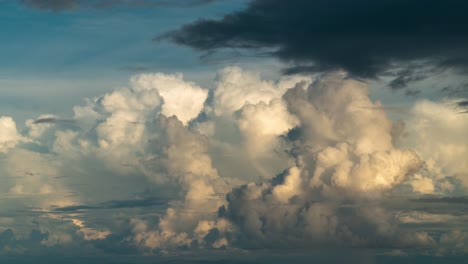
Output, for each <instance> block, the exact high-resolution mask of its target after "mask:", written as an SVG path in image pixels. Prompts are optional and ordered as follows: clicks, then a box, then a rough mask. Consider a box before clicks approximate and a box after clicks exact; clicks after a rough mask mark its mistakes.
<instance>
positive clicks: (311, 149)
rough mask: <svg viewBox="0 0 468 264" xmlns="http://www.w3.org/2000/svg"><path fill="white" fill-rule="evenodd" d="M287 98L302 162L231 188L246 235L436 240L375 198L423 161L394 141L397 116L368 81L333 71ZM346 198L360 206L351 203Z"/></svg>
mask: <svg viewBox="0 0 468 264" xmlns="http://www.w3.org/2000/svg"><path fill="white" fill-rule="evenodd" d="M284 98H285V100H286V102H287V105H288V109H289V111H290V113H289V114H290V115H294V116H296V117H297V122H298V129H297V133H298V135H296V136H294V138H291V139H290V140H292V141H293V143H294V147H293V149H292V151H291V153H292V154H293V155H294V156H295V157H296V166H293V167H290V168H289V169H287V170H285V171H284V172H283V173H282V174H279V175H277V176H276V177H275V178H274V179H272V180H270V181H265V182H263V183H260V184H253V183H251V184H248V185H245V186H243V187H239V188H235V189H234V190H233V191H232V192H231V193H230V194H228V198H227V201H228V205H227V207H225V208H224V210H222V211H223V214H222V216H223V218H225V219H228V220H230V221H231V222H232V224H233V225H234V226H235V228H237V229H236V230H239V231H240V234H239V239H240V241H241V243H246V244H248V245H249V246H254V247H264V246H267V247H269V246H286V245H302V246H303V245H304V244H306V245H307V244H323V243H326V244H327V243H331V244H338V245H340V244H347V245H350V244H351V245H356V246H357V245H359V246H363V245H368V244H370V243H374V241H375V239H376V238H377V237H378V238H379V240H380V241H381V243H382V244H387V245H396V244H398V245H404V244H405V245H406V244H414V245H431V244H432V243H433V242H434V241H433V240H432V238H431V237H430V236H428V235H427V234H425V233H408V234H403V233H402V232H399V231H398V229H397V226H396V225H395V224H394V220H393V219H394V216H393V214H392V213H391V212H389V211H386V210H385V209H384V208H381V207H380V206H378V205H377V204H375V201H376V200H379V199H380V198H379V197H380V196H381V194H383V193H384V192H385V191H386V190H390V189H392V188H393V187H395V186H397V185H399V184H400V183H402V182H404V181H405V180H406V179H407V178H408V176H409V175H411V174H412V173H414V172H415V171H417V170H418V169H419V168H421V166H422V163H421V161H420V159H419V157H418V156H417V155H416V154H415V153H414V152H412V151H409V150H401V149H397V148H395V147H394V146H393V145H392V135H391V130H392V129H391V122H390V120H389V119H388V118H387V117H386V115H385V113H384V111H383V110H380V109H379V108H380V107H377V106H379V105H378V103H373V102H372V101H371V100H370V99H369V97H368V95H367V87H366V85H365V84H364V83H362V82H359V81H356V80H351V79H347V78H345V76H344V75H342V74H341V73H335V74H329V75H326V76H324V77H323V78H321V79H318V80H317V81H315V82H314V83H313V84H312V85H310V86H309V87H307V88H306V89H304V88H303V87H300V86H298V87H295V88H293V89H290V90H289V91H288V92H286V94H285V96H284ZM375 109H377V110H375ZM264 127H265V128H267V126H264ZM272 133H275V130H274V129H272ZM283 133H284V132H283ZM342 200H347V201H348V203H351V205H352V204H353V203H356V206H357V207H353V206H351V207H349V208H348V209H347V210H344V209H343V208H342V207H341V201H342ZM358 201H359V202H358ZM361 203H363V204H361ZM359 206H362V208H360V207H359ZM364 227H372V228H364Z"/></svg>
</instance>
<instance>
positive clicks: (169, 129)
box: [132, 115, 227, 249]
mask: <svg viewBox="0 0 468 264" xmlns="http://www.w3.org/2000/svg"><path fill="white" fill-rule="evenodd" d="M155 130H156V131H159V136H158V138H157V140H154V141H152V144H153V145H152V146H151V150H150V151H152V152H153V155H155V156H154V159H153V160H152V163H151V164H150V166H152V167H151V168H153V169H154V170H155V171H158V172H159V173H162V174H167V175H170V177H172V178H173V181H175V182H176V183H177V184H179V185H180V187H181V190H182V192H183V198H182V200H180V201H177V202H174V203H173V206H172V207H170V208H168V209H167V210H166V213H165V215H164V216H162V217H161V219H160V221H159V224H158V229H157V230H151V229H149V228H148V226H147V224H146V223H145V222H144V221H142V220H139V219H134V220H133V222H132V224H133V232H134V236H133V241H134V242H135V243H136V244H137V245H141V246H144V247H147V248H150V249H165V248H175V247H179V246H190V245H191V243H192V242H193V240H194V239H195V233H198V234H199V233H200V232H201V230H200V228H198V229H197V226H198V225H199V222H205V221H209V220H211V221H212V219H214V218H215V215H216V212H217V209H218V208H219V207H220V206H221V205H222V204H223V201H222V199H219V196H220V194H221V195H222V194H224V193H226V192H227V189H226V184H225V182H224V181H223V180H222V179H220V178H219V176H218V173H217V171H216V170H215V169H214V168H213V166H212V161H211V158H210V156H209V155H208V144H207V141H206V138H205V137H204V136H202V135H199V134H197V133H194V132H191V131H189V130H188V129H187V127H185V126H183V124H182V123H181V122H180V121H179V120H177V119H176V118H174V117H169V118H167V117H165V116H162V115H161V116H159V117H158V119H157V121H156V124H155ZM207 231H208V230H207Z"/></svg>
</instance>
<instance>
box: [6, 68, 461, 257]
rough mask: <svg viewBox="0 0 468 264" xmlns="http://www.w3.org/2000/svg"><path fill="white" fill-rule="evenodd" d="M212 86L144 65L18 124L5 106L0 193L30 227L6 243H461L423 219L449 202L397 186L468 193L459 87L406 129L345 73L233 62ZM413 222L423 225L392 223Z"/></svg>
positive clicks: (434, 218) (434, 217)
mask: <svg viewBox="0 0 468 264" xmlns="http://www.w3.org/2000/svg"><path fill="white" fill-rule="evenodd" d="M213 87H214V88H213V90H212V91H208V89H205V88H202V87H200V86H198V85H197V84H195V83H193V82H189V81H186V80H184V79H183V76H182V75H180V74H174V75H172V74H161V73H157V74H143V75H137V76H134V77H132V78H131V80H130V82H129V85H128V87H124V88H120V89H116V90H114V91H112V92H109V93H106V94H103V95H101V96H98V97H96V98H91V99H87V100H86V101H85V103H84V104H83V105H81V106H75V107H74V108H73V110H74V116H73V117H72V118H61V117H59V116H56V115H40V116H39V117H38V118H37V119H35V120H33V119H31V120H28V121H26V127H25V129H24V131H21V132H19V131H18V130H17V129H16V124H15V122H14V120H13V119H11V118H9V117H2V118H1V119H0V121H1V122H0V126H1V127H2V130H1V131H0V139H1V140H0V143H1V144H0V146H2V149H1V151H2V153H3V156H2V160H1V161H0V162H1V163H2V164H3V165H4V166H2V167H0V172H1V175H2V177H3V178H2V179H4V180H5V181H6V184H5V185H2V188H3V189H1V190H2V191H3V193H4V194H5V195H8V196H9V197H15V203H14V204H9V205H8V204H7V203H5V204H3V203H2V205H3V206H4V207H5V208H10V207H14V208H16V207H18V206H19V207H27V208H28V210H26V212H27V217H23V218H22V219H21V220H18V221H21V223H24V225H25V226H28V223H29V227H30V228H29V229H28V228H24V229H23V230H17V229H14V228H12V229H11V232H13V236H12V237H13V238H12V239H11V240H12V241H13V242H11V243H18V244H21V245H22V244H24V243H26V242H27V241H28V240H25V239H23V240H22V239H20V238H19V237H27V236H28V235H29V234H30V233H31V230H38V231H34V232H36V233H35V235H34V237H35V238H36V240H35V241H36V242H37V243H36V244H35V245H40V246H41V247H49V248H54V247H55V246H58V245H60V246H65V245H66V246H69V247H77V248H79V247H81V246H83V245H85V246H86V248H88V249H92V250H97V249H102V250H109V249H110V248H115V247H118V248H125V249H126V250H136V251H140V252H145V253H160V252H168V251H174V250H178V249H198V248H207V249H208V248H226V249H230V248H231V249H238V248H241V249H250V248H289V247H295V248H312V247H315V246H323V245H327V246H331V247H382V248H389V247H390V248H399V249H400V248H431V249H433V250H434V252H437V251H440V252H442V253H444V252H446V251H444V250H445V247H449V246H450V245H452V244H454V243H458V244H457V245H460V246H457V247H458V249H457V250H458V251H460V252H462V251H463V250H465V248H466V247H465V244H464V243H465V241H466V239H465V238H466V235H465V234H464V232H462V231H457V230H455V229H453V230H452V228H451V227H450V229H449V228H447V227H446V228H445V229H441V230H439V231H438V232H439V233H438V234H439V235H434V233H432V232H427V230H426V229H424V226H423V225H424V224H427V223H431V224H439V223H440V222H441V221H443V220H440V219H449V220H450V221H461V220H460V219H461V218H460V216H458V215H452V214H451V213H450V212H443V213H438V212H437V211H436V212H432V211H431V212H421V209H420V208H417V210H416V211H413V208H410V207H409V208H399V207H398V206H397V205H398V204H399V203H402V199H406V198H405V195H408V196H410V197H413V198H414V197H418V195H420V194H444V195H450V194H465V193H466V185H464V184H465V183H466V170H467V168H466V166H465V165H466V163H464V160H463V157H464V156H466V155H465V154H466V151H465V150H466V145H467V144H468V142H466V140H465V137H464V135H463V133H462V132H461V131H463V130H464V129H465V126H466V124H465V123H466V122H465V119H464V117H465V115H464V114H459V113H458V112H459V111H460V107H463V104H461V105H460V104H459V103H458V102H460V101H459V100H457V101H453V102H452V101H450V102H446V103H443V102H437V103H436V102H429V101H421V102H419V103H417V104H416V105H415V106H414V108H413V110H412V111H411V113H410V117H408V118H407V119H406V120H405V122H406V126H405V127H403V126H402V125H401V124H400V123H394V122H392V120H390V119H389V118H388V117H387V114H386V113H385V109H386V108H385V107H384V106H383V105H382V104H381V103H380V102H378V101H377V102H373V101H372V100H371V99H370V98H369V94H368V93H369V91H368V85H367V83H365V82H364V81H361V80H357V79H353V78H350V77H349V76H348V74H346V73H344V72H341V71H338V72H331V73H328V74H323V75H320V76H319V77H317V78H316V79H315V80H312V79H311V78H310V77H304V76H288V77H282V78H280V79H279V80H275V81H267V80H264V79H262V77H261V76H260V75H258V74H256V73H252V72H247V71H244V70H242V69H240V68H236V67H229V68H225V69H223V70H221V71H220V72H219V73H218V76H217V78H216V83H215V84H214V85H213ZM209 94H210V96H209ZM442 116H444V117H445V118H442ZM447 117H450V118H447ZM428 127H431V128H432V129H430V130H429V129H427V128H428ZM397 130H403V132H401V133H395V131H397ZM1 133H3V134H1ZM445 135H448V136H447V137H444V136H445ZM428 138H438V139H439V140H438V141H433V142H430V143H429V142H428V143H423V142H427V141H428ZM20 142H21V144H18V143H20ZM395 142H397V143H395ZM438 143H440V144H438ZM24 159H26V160H28V163H25V162H22V161H23V160H24ZM457 181H458V182H462V183H464V184H462V185H460V184H458V185H457ZM80 184H83V185H84V186H81V185H80ZM86 185H89V186H86ZM145 188H146V189H147V190H146V191H145V192H144V193H143V194H141V192H142V191H144V190H145ZM96 190H99V191H96ZM101 190H105V191H101ZM138 192H139V193H140V194H138V197H136V198H135V197H133V196H134V195H135V193H138ZM123 193H124V194H123ZM395 194H398V196H396V195H395ZM121 195H122V196H125V197H126V198H129V197H133V198H132V199H129V200H123V198H118V199H117V198H116V197H122V196H121ZM132 195H133V196H132ZM395 200H396V202H395ZM416 201H418V200H416ZM421 202H422V201H421ZM415 203H416V202H415ZM395 204H396V205H395ZM8 206H10V207H8ZM107 210H119V211H118V212H115V214H108V213H107V212H108V211H107ZM418 210H419V211H418ZM103 212H105V213H103ZM38 216H40V217H38ZM0 220H1V219H0ZM449 220H447V221H449ZM5 221H6V220H5ZM8 221H10V220H8ZM8 221H6V223H7V226H9V225H11V224H8V223H10V222H8ZM31 222H33V223H34V226H32V227H31ZM411 224H414V225H420V224H421V225H422V226H418V227H417V228H415V229H412V228H407V227H405V228H402V225H411ZM5 236H11V234H10V232H7V233H5ZM17 237H18V238H17ZM132 252H135V251H132Z"/></svg>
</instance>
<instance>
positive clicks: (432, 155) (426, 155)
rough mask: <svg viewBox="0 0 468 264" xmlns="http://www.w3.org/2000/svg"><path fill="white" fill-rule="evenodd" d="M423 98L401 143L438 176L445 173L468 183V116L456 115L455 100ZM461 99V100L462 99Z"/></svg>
mask: <svg viewBox="0 0 468 264" xmlns="http://www.w3.org/2000/svg"><path fill="white" fill-rule="evenodd" d="M459 101H460V100H457V99H452V100H449V101H445V102H432V101H428V100H422V101H419V102H417V103H416V104H415V105H414V107H413V109H412V114H411V117H412V118H411V119H410V120H409V121H408V122H407V124H406V129H407V132H408V136H407V137H405V138H404V139H403V141H404V142H403V144H405V145H406V146H408V147H411V148H413V149H414V150H415V151H416V152H417V153H418V155H419V156H420V157H421V158H422V159H423V160H425V162H426V165H427V167H428V170H429V171H430V172H431V173H433V174H434V175H435V176H436V178H437V179H443V178H445V177H446V176H450V177H455V178H456V179H458V180H460V181H461V183H462V186H463V187H464V188H467V186H468V174H467V172H468V162H467V160H466V158H465V157H467V156H468V138H467V137H466V135H465V134H466V131H468V119H467V118H466V116H464V115H461V114H459V112H460V110H459V106H457V102H459ZM461 101H462V100H461Z"/></svg>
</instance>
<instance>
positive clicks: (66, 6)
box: [18, 0, 216, 12]
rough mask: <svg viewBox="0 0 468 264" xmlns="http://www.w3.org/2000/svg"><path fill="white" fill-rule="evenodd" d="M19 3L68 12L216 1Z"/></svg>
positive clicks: (65, 0)
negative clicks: (121, 6)
mask: <svg viewBox="0 0 468 264" xmlns="http://www.w3.org/2000/svg"><path fill="white" fill-rule="evenodd" d="M18 1H19V2H20V3H22V4H24V5H26V6H28V7H31V8H36V9H42V10H50V11H56V12H58V11H68V10H74V9H77V8H82V7H87V8H89V7H91V8H112V7H115V6H119V5H124V6H135V7H138V6H142V7H148V6H150V7H151V6H155V7H196V6H200V5H205V4H209V3H212V2H214V1H216V0H173V1H166V0H18Z"/></svg>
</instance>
